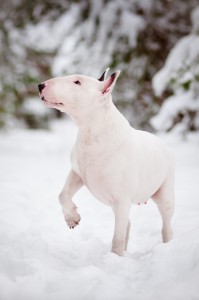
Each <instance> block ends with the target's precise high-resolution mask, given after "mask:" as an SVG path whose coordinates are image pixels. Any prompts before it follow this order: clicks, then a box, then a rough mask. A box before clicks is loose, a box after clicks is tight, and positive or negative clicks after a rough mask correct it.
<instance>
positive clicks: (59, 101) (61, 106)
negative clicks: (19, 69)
mask: <svg viewBox="0 0 199 300" xmlns="http://www.w3.org/2000/svg"><path fill="white" fill-rule="evenodd" d="M107 72H108V69H107V70H106V71H105V72H104V73H103V74H102V76H101V77H100V78H99V79H98V80H97V79H95V78H92V77H88V76H84V75H70V76H65V77H56V78H52V79H49V80H47V81H45V82H43V83H41V84H39V85H38V89H39V94H40V97H41V99H42V100H43V102H44V103H45V104H46V105H47V106H48V107H51V108H56V109H58V110H60V111H62V112H65V113H67V114H69V115H70V116H72V117H76V116H77V117H78V116H81V115H83V114H89V113H91V112H93V111H94V110H95V109H97V108H99V107H102V106H104V105H107V103H108V101H111V100H110V99H111V97H110V94H111V92H112V90H113V87H114V85H115V83H116V80H117V78H118V76H119V74H120V71H119V70H118V71H116V72H115V73H113V74H112V75H111V76H109V77H108V78H107V79H105V78H106V75H107Z"/></svg>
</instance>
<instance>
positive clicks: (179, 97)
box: [151, 7, 199, 134]
mask: <svg viewBox="0 0 199 300" xmlns="http://www.w3.org/2000/svg"><path fill="white" fill-rule="evenodd" d="M198 18H199V7H196V8H195V9H194V10H193V12H192V32H191V33H190V34H189V35H187V36H185V37H183V38H181V39H180V40H179V41H178V43H177V44H176V45H175V46H174V47H173V49H172V50H171V51H170V53H169V55H168V57H167V59H166V62H165V64H164V66H163V68H162V69H161V70H159V71H158V72H157V73H156V74H155V76H154V77H153V80H152V85H153V90H154V93H155V95H156V96H161V95H162V94H163V92H164V91H165V90H167V91H169V92H170V93H172V96H170V97H168V98H167V99H165V101H164V103H163V104H162V106H161V108H160V111H159V112H158V113H157V115H156V116H155V117H154V118H152V120H151V124H152V125H153V126H154V128H155V129H156V130H158V131H167V130H172V131H173V130H174V131H178V132H179V133H181V134H184V133H186V132H188V131H190V130H193V129H194V130H198V129H199V84H198V78H199V64H198V62H199V35H198V32H199V22H198ZM182 119H183V120H182ZM179 122H180V123H179Z"/></svg>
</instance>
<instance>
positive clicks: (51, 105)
mask: <svg viewBox="0 0 199 300" xmlns="http://www.w3.org/2000/svg"><path fill="white" fill-rule="evenodd" d="M41 100H42V101H43V102H44V103H45V104H46V105H47V106H50V107H60V106H63V105H64V104H63V103H62V102H52V101H48V100H46V99H45V97H44V96H42V97H41Z"/></svg>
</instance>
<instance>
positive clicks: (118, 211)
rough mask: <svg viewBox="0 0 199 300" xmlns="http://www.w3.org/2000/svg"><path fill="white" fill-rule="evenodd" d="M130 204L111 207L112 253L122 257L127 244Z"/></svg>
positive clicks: (118, 204)
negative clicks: (112, 213)
mask: <svg viewBox="0 0 199 300" xmlns="http://www.w3.org/2000/svg"><path fill="white" fill-rule="evenodd" d="M130 207H131V203H124V202H123V203H117V205H116V206H114V207H113V211H114V214H115V229H114V236H113V241H112V250H111V251H112V252H114V253H116V254H117V255H120V256H122V255H123V253H124V250H126V247H127V243H128V235H129V230H130V225H129V213H130Z"/></svg>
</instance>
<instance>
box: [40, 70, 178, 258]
mask: <svg viewBox="0 0 199 300" xmlns="http://www.w3.org/2000/svg"><path fill="white" fill-rule="evenodd" d="M106 73H107V70H106V71H105V72H104V73H103V74H102V76H101V78H100V79H98V80H96V79H94V78H91V77H88V76H82V75H71V76H66V77H58V78H53V79H50V80H47V81H45V82H44V83H41V84H39V86H38V88H39V91H40V97H41V99H42V100H43V102H44V103H45V104H46V105H47V106H48V107H51V108H56V109H58V110H60V111H62V112H65V113H67V114H68V115H69V116H70V117H71V118H72V119H73V120H74V122H75V123H76V124H77V126H78V129H79V131H78V135H77V139H76V142H75V145H74V148H73V150H72V153H71V164H72V168H71V170H70V172H69V175H68V177H67V180H66V183H65V185H64V187H63V190H62V192H61V193H60V196H59V199H60V204H61V206H62V209H63V214H64V217H65V220H66V223H67V224H68V226H69V227H70V228H74V227H75V226H77V225H78V224H79V221H80V215H79V214H78V213H77V208H76V206H75V204H74V203H73V201H72V198H73V196H74V194H75V193H76V192H77V191H78V190H79V189H80V188H81V187H82V186H83V185H85V186H86V187H87V188H88V189H89V190H90V192H91V193H92V194H93V195H94V196H95V197H96V198H97V199H98V200H100V201H102V202H103V203H105V204H107V205H109V206H111V207H112V210H113V212H114V215H115V229H114V235H113V240H112V252H114V253H116V254H118V255H123V253H124V250H126V249H127V244H128V238H129V230H130V221H129V213H130V208H131V204H132V203H133V204H142V203H146V201H147V200H148V199H149V198H152V199H153V200H154V201H155V203H156V204H157V206H158V209H159V211H160V214H161V216H162V221H163V227H162V238H163V242H168V241H169V240H170V239H171V238H172V229H171V218H172V215H173V211H174V159H173V156H172V155H171V153H170V152H169V150H168V149H167V147H166V146H165V145H164V144H163V142H162V141H161V140H160V139H159V138H158V137H156V136H154V135H152V134H150V133H148V132H145V131H140V130H136V129H134V128H132V127H131V126H130V125H129V123H128V121H127V120H126V119H125V118H124V116H123V115H122V114H121V113H120V112H119V111H118V110H117V108H116V107H115V105H114V104H113V102H112V97H111V92H112V90H113V87H114V85H115V83H116V80H117V78H118V76H119V74H120V71H116V72H115V73H113V74H112V75H111V76H110V77H108V79H105V76H106Z"/></svg>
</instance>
